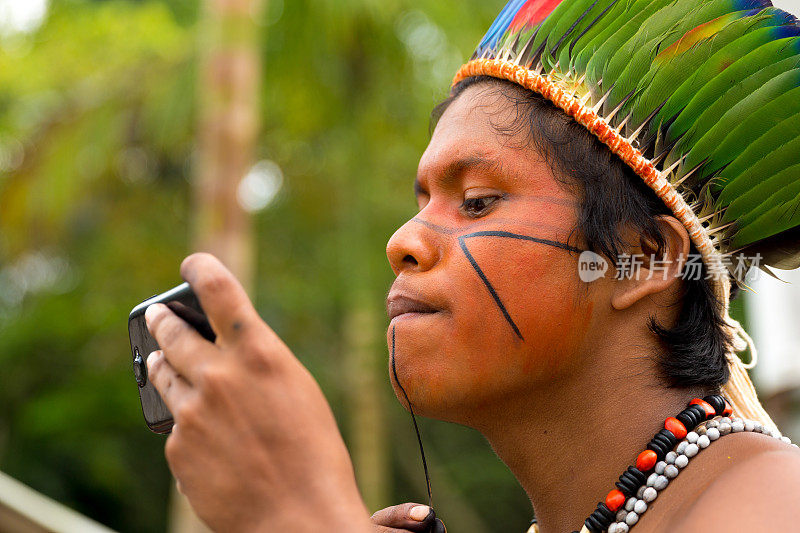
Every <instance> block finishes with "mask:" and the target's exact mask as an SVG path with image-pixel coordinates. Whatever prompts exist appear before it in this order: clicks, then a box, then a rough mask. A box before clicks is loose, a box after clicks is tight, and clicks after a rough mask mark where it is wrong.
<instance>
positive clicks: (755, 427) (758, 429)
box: [753, 421, 764, 433]
mask: <svg viewBox="0 0 800 533" xmlns="http://www.w3.org/2000/svg"><path fill="white" fill-rule="evenodd" d="M762 429H764V426H762V425H761V422H759V421H755V422H753V431H755V432H756V433H761V430H762Z"/></svg>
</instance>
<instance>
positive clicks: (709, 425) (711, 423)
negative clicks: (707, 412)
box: [706, 419, 719, 429]
mask: <svg viewBox="0 0 800 533" xmlns="http://www.w3.org/2000/svg"><path fill="white" fill-rule="evenodd" d="M706 427H707V428H709V429H711V428H718V427H719V420H716V419H714V420H709V421H708V422H706Z"/></svg>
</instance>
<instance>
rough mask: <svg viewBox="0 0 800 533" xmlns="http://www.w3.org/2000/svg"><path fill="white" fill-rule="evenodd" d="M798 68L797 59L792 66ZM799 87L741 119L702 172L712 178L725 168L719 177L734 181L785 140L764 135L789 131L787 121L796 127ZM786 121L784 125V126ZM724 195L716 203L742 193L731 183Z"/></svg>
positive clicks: (799, 117) (799, 60) (799, 110)
mask: <svg viewBox="0 0 800 533" xmlns="http://www.w3.org/2000/svg"><path fill="white" fill-rule="evenodd" d="M795 64H797V65H798V66H800V58H797V61H796V63H795ZM798 113H800V87H795V88H794V89H792V90H790V91H788V92H786V93H784V94H782V95H780V96H778V97H777V98H775V99H774V100H773V101H771V102H769V103H768V104H767V105H765V106H764V107H762V108H761V109H759V110H758V111H756V112H755V113H753V114H751V115H750V116H747V117H744V118H743V119H742V121H741V123H740V124H739V125H738V126H736V127H735V128H734V129H733V131H731V132H730V133H728V135H727V136H726V137H725V138H724V139H723V140H722V142H721V143H720V144H719V145H718V146H717V147H716V148H715V149H714V151H713V152H712V153H711V155H710V156H709V158H708V162H707V163H706V164H705V165H704V166H703V171H704V172H705V173H707V174H712V173H714V172H715V171H716V170H719V169H721V168H723V167H725V166H726V165H727V167H726V168H725V171H724V172H722V175H723V176H731V177H735V176H738V175H739V174H741V173H742V172H744V171H745V169H746V168H747V167H748V166H749V165H751V164H752V162H753V161H758V160H759V159H761V158H762V157H765V156H766V155H767V154H769V152H770V151H771V150H773V149H774V148H775V146H776V144H771V143H772V142H773V141H777V144H780V143H781V142H783V141H784V140H785V138H781V137H780V136H779V134H778V135H777V136H776V135H774V134H773V135H767V133H768V132H773V131H774V130H775V128H781V127H783V126H786V127H791V125H792V122H791V121H797V123H798V124H800V116H798ZM786 120H790V122H788V123H784V122H785V121H786ZM725 189H726V190H727V191H728V192H724V193H723V195H722V196H720V201H722V202H725V203H727V202H729V201H730V199H729V198H731V197H730V195H739V194H741V193H742V192H743V191H742V190H741V189H738V188H737V187H736V186H734V183H733V181H731V182H730V183H728V184H727V185H725Z"/></svg>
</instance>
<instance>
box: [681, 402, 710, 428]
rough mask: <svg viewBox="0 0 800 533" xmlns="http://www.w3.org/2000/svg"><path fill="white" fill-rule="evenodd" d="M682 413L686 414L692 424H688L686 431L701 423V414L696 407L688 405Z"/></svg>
mask: <svg viewBox="0 0 800 533" xmlns="http://www.w3.org/2000/svg"><path fill="white" fill-rule="evenodd" d="M681 414H682V415H686V416H687V417H688V418H689V420H690V422H689V424H690V425H688V426H686V431H691V430H693V429H694V428H695V427H696V426H697V424H699V423H700V416H699V415H698V414H697V411H695V410H694V409H691V408H689V407H687V408H686V409H684V410H683V411H681ZM703 418H705V415H704V416H703Z"/></svg>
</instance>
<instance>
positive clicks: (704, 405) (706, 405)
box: [689, 398, 717, 418]
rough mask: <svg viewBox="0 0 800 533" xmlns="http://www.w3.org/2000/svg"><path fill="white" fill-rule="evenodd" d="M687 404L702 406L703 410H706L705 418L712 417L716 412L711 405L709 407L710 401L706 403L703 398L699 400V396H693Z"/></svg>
mask: <svg viewBox="0 0 800 533" xmlns="http://www.w3.org/2000/svg"><path fill="white" fill-rule="evenodd" d="M689 405H699V406H700V407H702V408H703V411H705V412H706V418H714V416H715V415H716V414H717V411H716V410H715V409H714V408H713V407H711V404H710V403H708V402H707V401H705V400H701V399H700V398H695V399H694V400H692V401H691V402H689Z"/></svg>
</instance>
